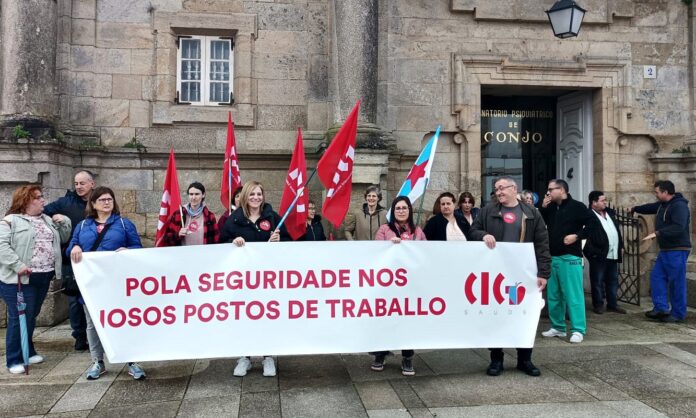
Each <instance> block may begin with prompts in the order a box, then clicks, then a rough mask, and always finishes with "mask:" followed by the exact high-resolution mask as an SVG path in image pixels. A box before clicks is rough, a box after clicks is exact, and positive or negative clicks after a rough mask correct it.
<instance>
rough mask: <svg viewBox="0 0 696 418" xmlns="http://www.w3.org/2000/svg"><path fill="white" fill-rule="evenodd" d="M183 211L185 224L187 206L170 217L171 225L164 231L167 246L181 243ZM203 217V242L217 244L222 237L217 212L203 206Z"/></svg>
mask: <svg viewBox="0 0 696 418" xmlns="http://www.w3.org/2000/svg"><path fill="white" fill-rule="evenodd" d="M181 213H183V214H184V224H185V223H186V217H187V216H188V212H186V208H184V207H182V210H181V211H176V212H174V214H173V215H172V217H171V218H169V226H168V227H167V231H166V232H165V233H164V240H163V242H164V246H165V247H176V246H179V245H181V237H180V236H179V231H181ZM203 219H204V222H203V243H204V244H217V243H218V240H219V239H220V230H219V229H218V224H217V220H216V219H215V214H214V213H213V212H211V211H209V210H208V207H204V208H203Z"/></svg>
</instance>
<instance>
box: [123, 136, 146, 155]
mask: <svg viewBox="0 0 696 418" xmlns="http://www.w3.org/2000/svg"><path fill="white" fill-rule="evenodd" d="M123 148H134V149H136V150H138V152H147V147H146V146H145V145H143V143H142V142H140V141H138V136H137V135H136V136H134V137H133V138H131V140H130V141H128V142H126V143H125V144H123Z"/></svg>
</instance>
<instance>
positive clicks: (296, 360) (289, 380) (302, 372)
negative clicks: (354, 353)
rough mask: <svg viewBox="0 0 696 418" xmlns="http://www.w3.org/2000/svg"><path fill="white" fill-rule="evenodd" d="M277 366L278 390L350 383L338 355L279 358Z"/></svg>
mask: <svg viewBox="0 0 696 418" xmlns="http://www.w3.org/2000/svg"><path fill="white" fill-rule="evenodd" d="M277 366H278V384H279V385H280V390H285V389H293V388H303V387H318V386H331V385H345V384H348V383H350V375H349V374H348V372H347V371H346V369H345V366H344V364H343V361H342V360H341V357H340V356H339V355H332V356H287V357H279V358H278V364H277Z"/></svg>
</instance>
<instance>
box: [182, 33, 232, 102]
mask: <svg viewBox="0 0 696 418" xmlns="http://www.w3.org/2000/svg"><path fill="white" fill-rule="evenodd" d="M177 46H178V52H177V80H176V85H177V92H176V102H177V103H182V104H191V105H201V106H216V105H226V104H232V103H233V97H234V93H233V79H234V77H233V73H232V72H233V64H234V54H233V48H234V42H233V40H232V38H226V37H219V36H197V35H192V36H180V37H179V38H178V41H177Z"/></svg>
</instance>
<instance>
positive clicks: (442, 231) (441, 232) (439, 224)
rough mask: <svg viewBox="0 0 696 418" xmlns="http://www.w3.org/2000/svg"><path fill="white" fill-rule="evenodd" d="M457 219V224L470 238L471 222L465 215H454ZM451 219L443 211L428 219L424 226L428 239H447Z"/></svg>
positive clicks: (467, 237)
mask: <svg viewBox="0 0 696 418" xmlns="http://www.w3.org/2000/svg"><path fill="white" fill-rule="evenodd" d="M454 219H455V220H456V221H457V226H459V229H461V230H462V233H463V234H464V236H465V237H466V239H469V222H467V221H466V219H465V218H464V217H463V216H458V215H456V214H455V215H454ZM448 223H449V221H448V220H447V218H445V217H444V216H443V215H442V214H441V213H438V214H437V215H435V216H433V217H432V218H430V219H428V222H427V223H426V224H425V227H424V228H423V233H425V237H426V238H428V241H447V224H448Z"/></svg>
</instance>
